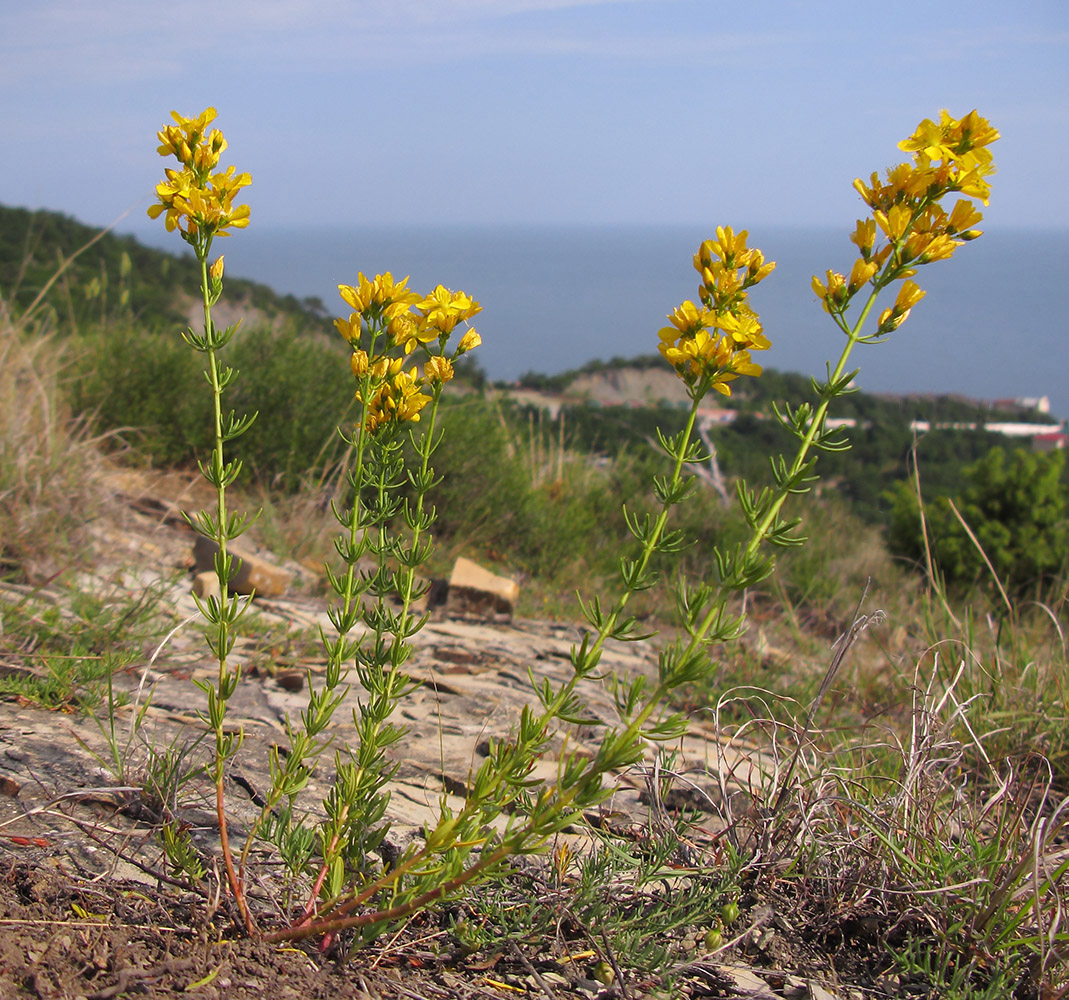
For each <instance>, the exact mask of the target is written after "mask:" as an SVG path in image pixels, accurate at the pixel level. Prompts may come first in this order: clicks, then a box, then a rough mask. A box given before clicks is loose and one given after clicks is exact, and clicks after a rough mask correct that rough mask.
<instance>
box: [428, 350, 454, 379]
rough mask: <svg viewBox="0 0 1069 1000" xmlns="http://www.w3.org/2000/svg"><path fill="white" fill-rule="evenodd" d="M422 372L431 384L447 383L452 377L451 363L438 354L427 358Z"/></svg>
mask: <svg viewBox="0 0 1069 1000" xmlns="http://www.w3.org/2000/svg"><path fill="white" fill-rule="evenodd" d="M423 371H424V374H426V376H427V378H428V379H429V380H430V381H431V382H448V381H449V380H450V379H451V378H452V377H453V365H452V363H451V362H450V361H449V359H448V358H443V357H442V356H441V355H439V354H434V355H431V357H429V358H427V363H426V364H425V365H424V366H423Z"/></svg>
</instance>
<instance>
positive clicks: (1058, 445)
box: [1032, 431, 1069, 451]
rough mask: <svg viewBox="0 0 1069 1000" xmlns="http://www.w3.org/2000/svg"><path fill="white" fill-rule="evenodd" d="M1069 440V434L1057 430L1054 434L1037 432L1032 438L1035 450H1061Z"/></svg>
mask: <svg viewBox="0 0 1069 1000" xmlns="http://www.w3.org/2000/svg"><path fill="white" fill-rule="evenodd" d="M1067 441H1069V434H1065V433H1064V432H1062V431H1055V433H1053V434H1037V435H1036V436H1035V437H1034V438H1032V450H1033V451H1061V450H1062V449H1063V448H1065V445H1066V442H1067Z"/></svg>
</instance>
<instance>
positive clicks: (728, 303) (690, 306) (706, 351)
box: [659, 226, 776, 396]
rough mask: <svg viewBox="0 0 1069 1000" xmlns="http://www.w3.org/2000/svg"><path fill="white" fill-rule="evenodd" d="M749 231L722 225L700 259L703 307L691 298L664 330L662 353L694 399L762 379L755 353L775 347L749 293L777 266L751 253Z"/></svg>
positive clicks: (703, 247)
mask: <svg viewBox="0 0 1069 1000" xmlns="http://www.w3.org/2000/svg"><path fill="white" fill-rule="evenodd" d="M747 235H748V234H747V232H746V230H745V229H744V230H742V231H741V232H739V233H736V232H735V231H734V230H733V229H732V228H731V227H730V226H727V227H724V226H717V229H716V239H715V240H706V241H705V242H704V243H702V245H701V246H700V247H699V248H698V252H697V253H696V254H695V255H694V269H695V270H696V271H697V272H698V274H700V275H701V279H702V283H701V286H700V287H699V289H698V298H699V300H700V303H701V304H700V305H696V304H695V303H694V302H692V301H690V300H689V299H688V300H687V301H686V302H684V303H682V305H680V306H679V307H678V308H677V309H675V310H674V311H673V312H671V313H670V314H669V316H668V321H669V322H670V323H671V324H672V325H671V326H666V327H663V328H662V329H661V331H660V338H661V343H660V345H659V350H660V352H661V354H662V355H663V356H664V358H665V359H666V360H667V361H668V363H669V364H671V365H672V367H673V368H675V370H676V373H677V374H678V375H679V377H680V378H681V379H682V380H683V381H684V382H685V383H686V385H687V387H688V389H689V390H690V391H691V394H692V395H694V396H698V395H702V394H704V393H705V392H706V391H707V390H708V389H710V388H712V389H715V390H716V391H717V392H720V393H723V394H724V395H725V396H730V395H731V388H730V387H729V385H728V383H729V382H732V381H734V380H735V379H736V378H738V377H739V376H740V375H760V374H761V366H760V365H757V364H754V363H753V362H752V361H751V360H750V351H763V350H766V349H767V348H768V347H769V342H768V340H766V339H765V337H764V334H763V333H762V331H761V324H760V322H759V321H758V318H757V313H755V312H754V311H753V309H751V308H750V306H749V304H748V302H747V293H748V289H750V288H752V287H753V286H754V285H756V284H757V283H758V282H759V281H762V280H764V279H765V278H767V277H768V275H770V274H771V273H772V271H773V269H774V268H775V266H776V265H775V264H774V263H773V262H772V261H769V262H767V263H766V262H765V257H764V254H762V253H761V251H760V250H757V249H747V247H746V238H747Z"/></svg>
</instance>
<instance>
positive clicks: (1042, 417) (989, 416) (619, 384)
mask: <svg viewBox="0 0 1069 1000" xmlns="http://www.w3.org/2000/svg"><path fill="white" fill-rule="evenodd" d="M517 386H518V387H519V388H520V389H522V390H526V391H525V392H523V393H522V394H521V398H522V399H523V400H524V401H526V402H531V403H536V402H537V400H538V396H539V395H541V396H542V397H543V398H544V399H545V400H552V402H553V408H554V409H556V408H557V407H558V406H559V405H562V404H563V405H565V406H575V405H582V404H584V403H588V404H593V405H596V406H630V407H635V406H650V407H661V406H670V407H671V406H683V405H685V404H686V400H687V396H686V392H685V391H684V388H683V385H682V383H681V382H680V381H679V379H678V378H677V377H676V375H675V373H674V372H673V371H672V369H671V367H670V366H669V365H668V363H667V362H666V361H664V359H663V358H661V356H660V355H659V354H646V355H641V356H639V357H636V358H613V359H612V360H611V361H592V362H590V363H589V364H586V365H584V366H583V367H582V368H577V369H573V370H571V371H566V372H561V373H560V374H557V375H539V374H537V373H534V372H528V373H526V374H524V375H522V376H521V377H520V378H519V380H518V383H517ZM502 388H504V386H502ZM814 397H815V394H814V392H813V385H812V381H811V380H810V378H809V377H808V376H807V375H799V374H797V373H795V372H780V371H777V370H776V369H774V368H766V369H765V370H764V373H763V374H762V375H761V377H760V378H739V379H737V380H736V381H735V382H732V383H731V396H730V397H725V396H721V395H719V394H716V395H714V396H712V397H710V398H709V400H708V403H707V405H708V406H711V407H722V408H724V409H734V410H739V411H740V412H741V413H744V414H763V415H770V414H771V413H772V404H773V403H774V402H775V403H777V404H778V403H782V402H783V401H784V400H786V401H787V402H789V403H791V404H792V405H796V404H798V403H801V402H804V401H805V400H812V399H814ZM832 415H833V416H835V417H842V418H853V419H855V420H858V421H863V422H874V421H875V422H882V423H884V424H885V425H888V424H889V425H904V424H909V422H910V421H913V420H928V421H931V422H933V423H948V422H962V423H969V422H979V423H985V422H994V421H1006V422H1013V421H1017V422H1028V423H1038V424H1048V423H1049V424H1057V423H1058V421H1057V420H1056V419H1054V418H1053V417H1051V416H1049V415H1048V414H1044V413H1040V412H1038V411H1036V410H1030V409H1022V408H1017V407H1011V406H1008V405H1006V404H1005V403H1002V404H999V405H995V404H993V403H989V402H987V401H985V400H979V399H970V398H968V397H965V396H960V395H955V394H950V393H947V394H925V395H918V394H908V393H907V394H902V395H896V394H894V393H868V392H864V391H858V392H855V393H852V394H850V395H848V396H845V397H843V398H842V399H839V400H838V401H837V402H836V404H835V408H834V412H833V414H832Z"/></svg>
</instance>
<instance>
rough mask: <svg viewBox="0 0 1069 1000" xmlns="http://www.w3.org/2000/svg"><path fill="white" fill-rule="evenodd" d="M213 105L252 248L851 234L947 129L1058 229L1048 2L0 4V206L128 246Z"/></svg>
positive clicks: (1066, 45)
mask: <svg viewBox="0 0 1069 1000" xmlns="http://www.w3.org/2000/svg"><path fill="white" fill-rule="evenodd" d="M208 105H212V106H214V107H216V108H217V109H218V112H219V117H218V120H217V123H216V124H217V125H218V126H219V127H220V128H221V129H222V130H223V132H224V133H225V135H226V137H227V139H228V140H229V143H230V149H229V150H228V152H227V154H226V157H225V158H224V164H226V163H233V164H234V165H235V166H236V167H237V168H238V169H239V170H241V171H248V172H250V173H251V174H252V177H253V185H252V187H251V188H248V189H247V198H246V199H245V200H247V201H248V203H249V204H250V205H251V207H252V218H253V221H254V222H255V223H256V224H258V225H265V226H279V227H283V226H337V227H352V226H359V225H383V224H405V225H411V224H427V225H435V226H441V225H446V226H457V225H477V226H481V225H498V224H504V223H508V224H517V223H520V224H522V223H547V224H554V225H557V224H568V223H582V224H621V223H623V224H626V223H640V224H672V225H676V224H694V223H699V224H706V223H707V222H708V223H712V224H716V223H719V222H725V223H729V224H734V225H735V226H737V227H744V226H758V225H764V226H767V225H778V224H783V225H792V226H793V225H798V226H811V225H818V224H819V225H830V224H839V225H846V226H849V225H850V224H851V223H852V221H853V219H854V218H856V217H857V214H858V211H859V207H860V203H859V201H858V198H857V195H856V194H855V192H854V191H853V190H852V188H851V182H852V180H853V179H854V178H855V177H857V176H867V175H868V173H869V172H871V171H872V170H873V169H877V168H882V167H884V166H887V165H889V164H891V163H893V162H896V161H897V160H899V159H903V158H905V157H904V155H903V154H900V153H898V151H897V149H896V143H897V142H898V141H899V140H901V139H903V138H905V136H906V135H908V134H909V133H910V132H911V131H912V130H913V128H914V127H915V125H916V124H917V122H918V121H920V120H921V119H922V118H925V117H936V116H937V115H938V112H939V110H940V109H941V108H943V107H946V108H948V109H949V110H950V111H951V113H952V114H954V115H956V116H960V115H962V114H964V113H965V112H967V111H969V110H971V109H973V108H978V109H979V110H980V112H981V114H983V115H984V116H986V117H988V118H989V119H990V120H991V122H992V123H993V124H994V125H995V126H996V127H997V128H998V129H999V130H1000V131H1001V133H1002V137H1003V139H1002V141H1001V142H999V143H998V144H996V146H995V147H994V150H993V151H994V153H995V158H996V163H997V164H998V166H999V176H998V177H996V178H995V179H994V183H995V189H996V194H995V196H994V197H993V199H992V204H991V206H990V209H989V210H988V211H987V213H986V216H987V225H988V226H989V227H994V226H999V227H1027V228H1062V229H1064V228H1066V227H1069V199H1067V198H1065V197H1064V192H1062V191H1061V190H1060V185H1059V187H1058V188H1055V184H1054V183H1053V178H1059V179H1060V177H1061V175H1062V173H1063V172H1064V164H1065V163H1066V162H1067V161H1069V4H1067V3H1065V0H1015V2H1013V3H1009V2H1007V0H997V2H992V0H972V2H969V3H964V2H959V0H940V2H932V0H923V2H919V0H899V2H896V3H895V4H893V5H890V4H883V3H862V2H857V0H850V2H841V0H829V2H821V0H752V2H749V3H730V4H728V3H722V2H718V0H183V2H182V3H177V4H176V3H173V2H167V3H162V2H157V0H33V2H21V3H16V2H15V0H0V129H2V134H3V136H4V140H3V145H4V155H3V156H2V157H0V202H2V203H4V204H8V205H22V206H27V207H32V208H47V209H53V210H58V211H63V212H66V213H68V214H71V215H73V216H75V217H77V218H78V219H80V220H82V221H84V222H87V223H90V224H94V225H96V224H99V225H106V224H109V223H112V222H114V221H115V220H116V219H118V218H119V217H120V216H122V215H123V213H124V212H129V214H128V215H127V216H125V217H124V218H123V221H122V222H121V223H120V225H119V228H120V229H121V230H125V231H137V230H140V229H143V228H146V227H148V226H149V225H150V224H149V223H148V221H147V220H146V219H145V209H146V208H147V206H148V205H149V204H150V203H151V200H152V188H153V185H154V184H155V183H156V182H157V180H160V179H162V170H163V167H164V166H165V165H166V164H165V163H164V162H163V161H162V160H161V159H160V158H159V157H158V156H157V154H156V151H155V147H156V145H157V142H156V138H155V134H156V132H157V130H158V129H160V128H161V127H162V126H163V125H164V124H165V123H167V122H168V121H169V113H170V111H171V110H172V109H178V110H179V111H181V112H182V113H183V114H186V115H190V116H192V115H195V114H197V113H199V112H200V111H201V110H202V109H203V108H204V107H206V106H208Z"/></svg>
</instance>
